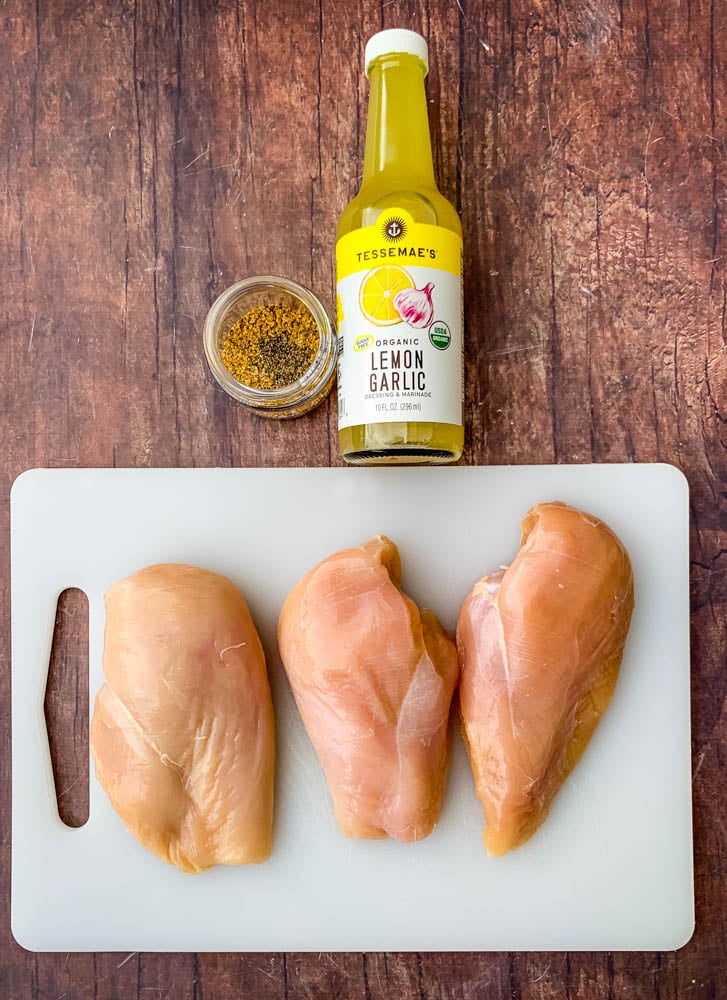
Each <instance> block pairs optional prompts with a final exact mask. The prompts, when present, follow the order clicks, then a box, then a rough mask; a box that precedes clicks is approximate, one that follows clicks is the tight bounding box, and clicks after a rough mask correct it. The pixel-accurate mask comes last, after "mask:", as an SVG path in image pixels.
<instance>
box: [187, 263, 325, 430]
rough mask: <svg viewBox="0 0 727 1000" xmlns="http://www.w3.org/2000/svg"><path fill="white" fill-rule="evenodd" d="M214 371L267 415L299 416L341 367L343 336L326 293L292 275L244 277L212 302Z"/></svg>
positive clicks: (209, 333)
mask: <svg viewBox="0 0 727 1000" xmlns="http://www.w3.org/2000/svg"><path fill="white" fill-rule="evenodd" d="M204 351H205V356H206V358H207V363H208V365H209V369H210V372H211V373H212V376H213V378H214V379H215V381H216V382H217V384H218V385H219V386H220V387H221V388H222V389H224V390H225V392H226V393H227V394H228V396H231V397H232V398H233V399H236V400H237V401H238V402H239V403H242V404H243V406H246V407H247V408H248V409H249V410H252V411H253V412H254V413H256V414H257V415H258V416H260V417H273V418H275V419H281V418H284V417H299V416H301V415H302V414H304V413H307V412H308V411H309V410H312V409H313V408H314V407H315V406H318V404H319V403H320V402H322V401H323V400H324V399H325V398H326V396H327V395H328V393H329V392H330V390H331V386H332V385H333V382H334V380H335V375H336V360H337V342H336V336H335V334H334V332H333V328H332V326H331V321H330V319H329V318H328V314H327V313H326V310H325V309H324V307H323V304H322V303H321V301H320V300H319V299H318V298H317V297H316V296H315V295H314V294H313V292H311V291H310V289H308V288H305V287H304V286H303V285H299V284H298V283H297V282H295V281H291V280H290V279H289V278H281V277H278V276H276V275H271V274H263V275H254V276H251V277H249V278H243V279H242V281H238V282H236V283H235V284H234V285H231V286H230V287H229V288H227V289H226V290H225V291H224V292H223V293H222V294H221V295H220V296H219V298H217V299H216V300H215V302H214V303H213V304H212V308H211V309H210V311H209V313H208V314H207V319H206V321H205V327H204Z"/></svg>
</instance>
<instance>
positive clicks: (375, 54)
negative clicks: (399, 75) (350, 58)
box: [364, 28, 429, 76]
mask: <svg viewBox="0 0 727 1000" xmlns="http://www.w3.org/2000/svg"><path fill="white" fill-rule="evenodd" d="M399 52H403V53H406V54H407V55H411V56H416V57H417V59H421V61H422V62H423V63H424V69H425V72H429V49H428V48H427V42H426V39H424V38H422V36H421V35H418V34H417V33H416V31H408V30H407V29H406V28H389V29H388V31H379V32H378V34H376V35H372V37H371V38H369V40H368V42H367V43H366V53H365V56H364V62H365V64H366V76H368V75H369V68H370V66H371V63H372V62H373V61H374V59H378V58H379V56H388V55H393V54H395V53H397V54H398V53H399Z"/></svg>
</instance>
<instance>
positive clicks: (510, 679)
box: [457, 503, 634, 855]
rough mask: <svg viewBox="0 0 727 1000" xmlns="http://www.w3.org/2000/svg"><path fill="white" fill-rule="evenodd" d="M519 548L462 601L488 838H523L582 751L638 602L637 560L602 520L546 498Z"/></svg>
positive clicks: (466, 672) (494, 842) (501, 845)
mask: <svg viewBox="0 0 727 1000" xmlns="http://www.w3.org/2000/svg"><path fill="white" fill-rule="evenodd" d="M521 545H522V547H521V549H520V552H519V553H518V555H517V556H516V558H515V561H514V562H513V564H512V565H511V566H510V567H509V568H508V569H505V570H504V571H503V572H499V573H494V574H493V575H491V576H485V577H483V578H482V579H481V580H480V581H479V583H477V584H475V587H474V589H473V591H472V592H471V593H470V595H469V596H468V597H467V599H466V600H465V602H464V605H463V606H462V611H461V613H460V617H459V622H458V625H457V645H458V649H459V654H460V663H461V667H462V678H461V684H460V707H461V713H462V722H463V726H464V735H465V742H466V744H467V749H468V751H469V756H470V761H471V763H472V769H473V771H474V776H475V786H476V789H477V795H478V798H479V799H480V801H481V802H482V804H483V806H484V810H485V821H486V829H485V836H484V842H485V847H486V848H487V851H488V853H489V854H493V855H500V854H504V853H505V852H506V851H509V850H511V849H512V848H514V847H519V846H520V845H521V844H524V843H525V841H526V840H528V839H529V838H530V837H532V835H533V834H534V833H535V831H536V830H537V829H538V827H539V826H540V824H541V823H542V822H543V821H544V820H545V818H546V817H547V815H548V811H549V809H550V804H551V802H552V800H553V797H554V795H555V794H556V792H557V791H558V789H559V788H560V786H561V785H562V784H563V782H564V781H565V779H566V777H567V776H568V774H569V773H570V772H571V770H572V769H573V768H574V767H575V765H576V764H577V763H578V760H579V759H580V757H581V754H582V753H583V751H584V749H585V747H586V744H587V743H588V740H589V739H590V737H591V734H592V733H593V731H594V729H595V728H596V725H597V723H598V720H599V719H600V718H601V715H602V714H603V712H604V711H605V709H606V706H607V705H608V703H609V701H610V699H611V695H612V693H613V689H614V685H615V683H616V678H617V677H618V672H619V667H620V665H621V656H622V654H623V649H624V643H625V642H626V634H627V632H628V629H629V623H630V621H631V612H632V610H633V606H634V583H633V575H632V572H631V563H630V561H629V557H628V554H627V553H626V550H625V549H624V547H623V545H622V544H621V542H620V541H619V540H618V538H617V537H616V536H615V535H614V534H613V532H612V531H611V530H610V529H609V528H608V527H606V525H605V524H604V523H603V522H602V521H599V520H598V518H596V517H592V516H591V515H589V514H584V513H583V512H581V511H579V510H575V509H574V508H573V507H567V506H566V505H565V504H560V503H545V504H538V506H536V507H534V508H533V509H532V510H531V511H530V512H529V513H528V515H527V517H526V518H525V520H524V521H523V524H522V541H521Z"/></svg>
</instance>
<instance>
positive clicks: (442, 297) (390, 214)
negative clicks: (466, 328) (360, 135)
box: [336, 29, 464, 465]
mask: <svg viewBox="0 0 727 1000" xmlns="http://www.w3.org/2000/svg"><path fill="white" fill-rule="evenodd" d="M427 71H428V50H427V43H426V41H425V40H424V39H423V38H422V37H421V35H418V34H416V33H415V32H413V31H405V30H399V29H394V30H390V31H382V32H379V34H377V35H374V36H373V38H371V39H370V40H369V42H368V44H367V46H366V74H367V76H368V77H369V79H370V81H371V90H370V97H369V109H368V121H367V127H366V149H365V157H364V171H363V180H362V184H361V189H360V191H359V193H358V194H357V195H356V197H355V198H354V199H353V201H351V202H350V203H349V205H348V206H347V208H346V209H345V211H344V212H343V215H342V216H341V219H340V222H339V225H338V241H337V244H336V272H337V298H336V307H337V310H336V311H337V318H338V337H339V362H338V426H339V443H340V447H341V452H342V454H343V457H344V459H345V460H346V461H347V462H350V463H353V464H358V465H381V464H392V463H402V464H404V463H406V464H416V463H419V464H440V463H445V462H454V461H456V460H457V459H458V458H459V457H460V455H461V454H462V448H463V444H464V428H463V383H464V367H463V322H462V227H461V224H460V221H459V217H458V216H457V212H456V211H455V209H454V207H453V206H452V205H451V204H450V203H449V202H448V201H447V199H446V198H444V197H443V195H441V194H440V193H439V191H438V189H437V185H436V181H435V179H434V167H433V163H432V149H431V141H430V138H429V122H428V119H427V101H426V93H425V89H424V77H425V76H426V74H427Z"/></svg>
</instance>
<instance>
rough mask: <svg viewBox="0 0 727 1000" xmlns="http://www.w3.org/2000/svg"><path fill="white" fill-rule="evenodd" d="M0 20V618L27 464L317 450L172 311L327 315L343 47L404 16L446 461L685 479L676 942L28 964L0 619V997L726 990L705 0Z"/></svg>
mask: <svg viewBox="0 0 727 1000" xmlns="http://www.w3.org/2000/svg"><path fill="white" fill-rule="evenodd" d="M359 8H361V12H360V13H358V10H359ZM0 19H1V20H2V39H1V42H0V44H1V45H2V52H1V53H0V82H1V85H0V94H1V95H2V99H1V102H2V112H3V115H2V125H1V126H0V127H1V128H2V148H3V150H4V155H3V161H4V166H3V174H4V184H3V196H2V200H3V211H2V226H1V227H0V266H1V267H2V284H1V286H0V287H1V288H2V306H1V308H2V314H3V327H2V346H3V350H4V353H5V357H6V367H5V372H4V376H3V378H2V381H1V386H0V414H1V416H2V457H3V461H2V480H1V488H2V501H3V503H2V525H3V541H4V544H3V551H2V560H3V570H4V572H3V585H2V591H1V594H0V600H1V602H2V615H3V621H7V619H8V610H9V595H8V582H7V581H8V550H7V545H6V544H5V542H6V539H7V526H8V493H9V488H10V484H11V482H12V480H13V479H14V477H15V476H16V475H17V474H18V473H19V472H21V471H22V470H23V469H25V468H28V467H30V466H43V465H45V466H112V465H113V466H174V465H182V466H191V465H200V466H208V465H223V466H226V465H236V466H239V465H241V466H256V465H298V464H301V463H306V464H310V465H327V464H329V463H330V464H336V463H339V462H340V459H339V457H338V454H337V445H336V436H335V428H336V417H335V405H334V400H332V399H331V400H328V402H327V403H326V404H324V405H323V406H322V407H321V408H320V409H319V410H317V411H316V412H314V413H313V414H311V415H309V416H308V417H305V418H302V419H300V420H297V421H294V422H290V423H284V424H281V423H276V422H264V421H259V420H256V419H254V418H252V417H250V416H248V415H247V414H246V413H245V412H243V411H242V409H240V408H239V407H238V406H236V405H235V404H233V403H232V402H230V401H229V400H228V399H227V398H226V397H225V396H224V395H223V394H222V393H221V392H220V391H219V390H218V389H216V388H215V386H214V385H213V384H212V381H211V379H210V377H209V375H208V373H207V371H206V369H205V365H204V362H203V358H202V350H201V329H202V323H203V320H204V316H205V313H206V311H207V308H208V307H209V305H210V303H211V301H212V300H213V299H214V298H215V296H216V295H217V294H218V293H219V292H220V291H222V289H223V288H225V286H227V285H228V284H229V283H230V282H232V281H233V280H235V279H236V278H239V277H241V276H243V275H245V274H249V273H255V272H257V273H261V272H262V273H264V272H273V273H274V272H279V273H281V274H285V275H287V276H289V277H291V278H295V279H297V280H299V281H302V282H303V283H305V284H307V285H309V286H311V287H312V288H313V289H315V290H316V291H317V292H318V293H319V294H320V295H321V297H322V298H323V300H324V302H325V303H326V304H327V305H328V306H329V307H330V306H331V305H332V302H333V291H334V263H333V245H334V233H335V226H336V220H337V217H338V215H339V213H340V212H341V210H342V208H343V206H344V205H345V203H346V202H347V200H348V199H349V198H350V197H351V196H352V195H353V194H354V192H355V191H356V188H357V181H358V177H359V173H360V169H361V160H362V153H363V136H364V131H363V130H364V120H365V110H366V82H365V79H364V75H363V64H362V56H363V42H364V40H365V39H366V38H367V37H368V36H369V35H370V34H372V33H373V32H375V31H377V30H378V29H380V28H381V27H383V26H410V27H413V28H416V29H419V30H421V31H422V32H423V33H424V34H425V35H426V36H427V37H428V39H429V41H430V53H431V72H430V76H429V84H428V88H429V98H430V110H431V126H432V137H433V142H434V147H435V163H436V169H437V174H438V177H439V181H440V185H441V188H442V190H443V191H444V193H445V194H447V195H448V196H449V197H450V198H451V199H452V200H453V201H455V202H456V204H457V206H458V208H459V209H460V211H461V215H462V221H463V225H464V231H465V271H466V308H467V316H466V320H467V344H468V346H467V405H466V412H467V447H466V452H465V458H464V461H465V462H468V463H477V464H481V463H494V464H499V463H530V462H591V461H595V462H611V461H623V460H629V461H638V462H654V461H664V462H673V463H675V464H676V465H678V466H679V467H680V468H682V469H683V470H684V471H685V472H686V474H687V476H688V478H689V482H690V485H691V490H692V502H691V509H692V559H693V561H692V571H693V587H692V621H693V626H694V628H693V678H694V679H693V687H692V692H693V704H694V713H693V715H694V792H695V797H694V798H695V840H696V857H695V864H696V894H697V931H696V934H695V936H694V938H693V940H692V942H691V943H690V944H689V945H687V947H686V948H684V949H683V950H682V951H680V952H679V953H677V954H575V953H574V954H542V955H541V954H532V955H528V954H512V955H504V954H503V955H498V954H487V953H483V954H464V955H449V954H442V955H437V954H418V955H410V954H406V955H400V954H387V955H384V954H368V955H361V954H344V955H341V954H333V955H327V954H324V955H292V954H291V955H287V956H285V955H203V954H200V955H152V954H143V955H137V954H134V955H131V956H125V955H117V954H107V955H85V954H81V955H65V954H63V955H32V954H28V953H26V952H24V951H23V950H22V949H20V948H19V947H18V946H17V945H16V944H15V943H14V942H13V940H12V938H11V935H10V930H9V863H10V859H9V852H10V816H9V802H10V762H9V742H10V728H9V727H10V718H9V716H10V711H9V641H8V632H7V628H4V629H3V630H2V638H1V641H2V646H1V647H0V655H1V657H2V672H1V674H0V705H1V706H2V714H1V716H0V737H1V742H0V781H1V791H2V805H1V807H0V823H1V827H0V834H1V843H2V871H1V874H0V908H1V919H0V996H1V997H2V998H3V1000H24V998H26V997H28V998H38V1000H50V998H52V1000H62V998H64V1000H76V998H82V997H83V998H85V997H94V998H98V1000H107V998H108V1000H111V998H118V1000H128V998H132V997H135V998H139V1000H143V998H151V997H154V998H160V1000H163V998H165V997H169V998H170V1000H177V998H180V1000H184V998H190V1000H233V998H235V1000H236V998H238V997H246V998H247V997H250V998H261V1000H264V998H273V997H282V996H285V997H289V998H291V1000H293V998H295V1000H298V998H300V1000H309V998H316V1000H317V998H322V997H326V998H328V997H345V998H362V1000H378V998H384V997H392V998H397V1000H405V998H410V997H416V998H420V1000H424V998H426V1000H435V998H479V997H484V996H486V997H488V1000H499V998H502V1000H505V998H507V1000H515V998H527V1000H545V998H564V997H566V998H571V1000H576V998H582V1000H595V998H601V997H603V998H606V997H621V996H628V997H635V998H638V1000H642V998H654V1000H655V998H660V1000H673V998H680V1000H681V998H688V1000H699V998H705V1000H706V998H715V1000H720V998H722V997H724V996H726V995H727V985H725V977H726V976H727V959H725V952H726V947H727V933H726V932H725V917H724V913H725V904H726V903H727V873H726V869H725V864H726V862H725V858H727V834H726V830H727V825H726V824H727V806H726V805H725V796H724V782H725V764H724V760H725V751H726V749H727V743H726V737H727V733H726V724H725V718H724V712H723V699H724V694H725V687H726V686H727V671H725V653H726V650H727V631H726V628H725V611H726V610H727V572H726V570H727V513H726V512H725V508H724V498H725V495H726V493H727V388H726V384H727V349H726V345H727V319H726V316H727V285H726V283H725V258H724V255H725V253H726V252H727V246H726V244H725V239H726V237H727V230H726V229H725V217H726V215H727V211H726V210H727V202H726V201H725V197H726V185H727V146H726V144H725V136H726V132H725V127H726V119H725V113H726V112H727V82H726V81H727V4H725V2H724V0H711V3H710V2H709V0H683V2H677V0H664V2H659V3H652V2H649V0H634V2H633V3H631V2H629V0H621V2H612V3H609V2H607V0H603V2H597V0H580V2H579V0H568V2H565V0H553V2H547V0H533V2H529V3H521V2H520V0H503V2H501V3H477V2H475V0H422V2H416V0H385V2H381V3H378V2H376V3H374V2H373V0H366V2H362V3H360V4H355V3H351V4H343V3H335V2H333V0H319V3H301V2H289V3H286V2H283V0H265V2H257V3H256V2H255V0H239V2H238V3H237V4H236V3H234V2H232V0H230V2H220V3H218V4H212V3H204V2H197V3H187V2H180V3H178V4H176V5H172V4H167V3H163V2H154V0H137V2H136V3H132V2H130V0H126V2H123V3H122V2H118V3H117V2H113V3H112V2H108V3H103V2H100V0H99V2H96V3H93V2H71V0H53V2H52V3H49V2H47V0H36V2H35V3H31V2H27V0H26V2H23V0H6V2H5V3H3V4H2V6H1V7H0ZM61 617H63V616H61ZM65 632H66V634H65V638H64V640H63V642H64V643H65V645H63V644H60V645H59V649H61V646H62V652H61V653H59V654H58V656H56V658H55V659H56V661H57V663H56V664H55V666H54V675H53V676H54V679H53V681H52V684H51V691H50V694H49V702H48V704H49V712H50V715H51V717H53V718H54V719H56V721H57V723H58V725H59V726H60V729H61V730H63V733H61V735H60V736H59V737H58V738H56V740H55V744H54V746H55V755H56V758H57V764H58V772H59V775H60V778H59V788H60V789H62V790H63V793H64V798H63V804H64V808H65V810H66V811H67V812H68V813H69V814H71V815H72V814H73V813H74V810H78V809H80V810H81V811H82V810H83V806H84V786H85V784H86V781H87V779H86V774H87V766H86V759H85V756H84V754H83V753H80V755H79V753H78V752H76V754H75V755H74V752H73V749H72V744H73V738H74V734H73V729H72V718H73V715H74V708H75V705H74V702H73V699H71V700H70V701H69V700H68V699H67V698H63V697H61V696H60V695H59V694H58V691H60V690H66V688H64V687H63V683H64V681H63V678H64V677H65V683H66V684H67V683H68V672H69V671H71V670H73V671H74V676H75V660H74V649H78V648H80V645H81V644H82V641H83V635H82V631H81V630H80V626H79V628H73V627H72V628H67V629H66V630H65ZM59 643H60V640H59ZM59 685H60V687H59ZM56 688H57V689H58V690H56ZM81 715H83V713H81ZM76 725H77V730H76V737H77V738H78V739H79V740H81V741H82V739H83V738H85V729H86V722H85V719H83V718H80V719H76ZM64 740H65V743H64ZM64 747H65V750H64V749H63V748H64ZM84 768H85V771H84ZM79 769H80V770H79ZM76 772H78V773H79V774H80V777H81V778H82V779H83V780H80V779H79V780H78V781H76V779H75V778H74V779H73V780H72V781H69V775H73V774H74V773H76ZM64 782H65V783H66V785H65V787H63V786H64ZM74 782H76V784H74ZM66 793H67V794H66ZM624 823H628V817H627V816H625V817H624Z"/></svg>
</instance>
